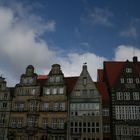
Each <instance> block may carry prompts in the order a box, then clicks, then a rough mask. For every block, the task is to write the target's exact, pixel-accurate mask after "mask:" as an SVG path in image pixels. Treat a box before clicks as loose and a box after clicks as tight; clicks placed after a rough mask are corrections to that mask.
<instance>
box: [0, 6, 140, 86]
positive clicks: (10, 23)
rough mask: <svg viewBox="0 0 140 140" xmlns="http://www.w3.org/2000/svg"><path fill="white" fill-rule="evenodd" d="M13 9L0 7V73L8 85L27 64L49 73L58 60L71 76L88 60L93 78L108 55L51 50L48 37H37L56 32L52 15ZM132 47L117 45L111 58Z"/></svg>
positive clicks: (66, 73)
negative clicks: (45, 38)
mask: <svg viewBox="0 0 140 140" xmlns="http://www.w3.org/2000/svg"><path fill="white" fill-rule="evenodd" d="M15 9H16V10H13V9H11V8H7V7H0V74H2V75H3V77H5V78H6V80H7V81H8V86H14V85H15V84H16V83H17V82H19V78H20V75H21V74H22V73H24V72H25V68H26V67H27V65H29V64H32V65H33V66H34V67H35V71H36V72H37V73H38V74H48V72H49V71H50V69H51V65H52V64H54V63H59V64H61V66H62V70H63V72H64V74H65V76H73V75H80V72H81V69H82V65H83V63H84V62H87V64H88V70H89V72H90V74H91V76H92V78H93V79H94V80H96V76H97V72H96V71H97V69H98V68H102V65H103V64H102V62H103V61H105V60H107V58H104V57H102V56H98V55H96V54H95V53H90V52H85V53H82V54H80V53H75V52H74V53H67V54H66V55H65V56H63V55H61V52H60V51H57V50H56V51H55V50H52V49H51V47H50V46H49V45H48V44H47V41H45V40H43V39H41V37H40V36H41V35H43V33H44V32H55V31H56V30H57V23H56V22H55V21H54V20H53V19H51V20H48V21H43V20H42V19H41V18H40V17H37V16H35V15H32V14H29V13H28V12H27V13H28V14H27V15H25V14H26V12H25V13H24V9H22V7H20V6H18V8H15ZM17 9H18V10H17ZM21 9H22V10H21ZM17 11H18V13H17ZM19 11H20V12H19ZM22 12H23V13H24V14H23V13H22ZM19 13H20V14H19ZM23 15H24V16H23ZM27 19H28V21H27ZM31 21H32V22H31ZM132 49H133V47H131V46H119V47H117V49H116V51H115V58H114V59H115V60H124V59H126V58H128V54H127V53H129V51H131V52H133V51H132ZM136 52H137V53H136V55H140V50H138V49H137V50H136ZM130 57H131V58H132V55H131V54H130Z"/></svg>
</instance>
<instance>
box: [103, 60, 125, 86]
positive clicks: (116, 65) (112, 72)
mask: <svg viewBox="0 0 140 140" xmlns="http://www.w3.org/2000/svg"><path fill="white" fill-rule="evenodd" d="M104 66H105V72H106V75H107V78H108V82H109V85H110V87H112V86H113V84H114V83H115V81H116V79H117V77H118V76H119V74H120V72H121V70H122V68H123V66H124V62H104Z"/></svg>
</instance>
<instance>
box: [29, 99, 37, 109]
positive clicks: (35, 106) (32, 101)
mask: <svg viewBox="0 0 140 140" xmlns="http://www.w3.org/2000/svg"><path fill="white" fill-rule="evenodd" d="M37 108H38V102H37V101H36V100H31V101H30V111H37Z"/></svg>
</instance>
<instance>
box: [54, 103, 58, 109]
mask: <svg viewBox="0 0 140 140" xmlns="http://www.w3.org/2000/svg"><path fill="white" fill-rule="evenodd" d="M53 110H54V111H57V110H58V103H54V108H53Z"/></svg>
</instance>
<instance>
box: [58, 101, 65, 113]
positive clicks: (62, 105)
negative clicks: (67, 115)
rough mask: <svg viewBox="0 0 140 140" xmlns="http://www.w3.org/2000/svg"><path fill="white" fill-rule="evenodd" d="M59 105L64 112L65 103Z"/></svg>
mask: <svg viewBox="0 0 140 140" xmlns="http://www.w3.org/2000/svg"><path fill="white" fill-rule="evenodd" d="M59 105H60V106H59V109H60V110H62V111H64V110H65V103H64V102H61V103H60V104H59Z"/></svg>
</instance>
